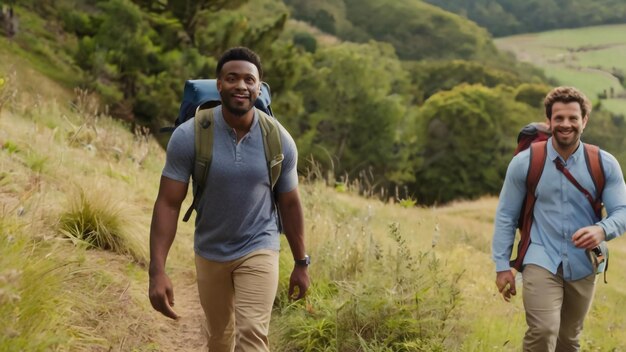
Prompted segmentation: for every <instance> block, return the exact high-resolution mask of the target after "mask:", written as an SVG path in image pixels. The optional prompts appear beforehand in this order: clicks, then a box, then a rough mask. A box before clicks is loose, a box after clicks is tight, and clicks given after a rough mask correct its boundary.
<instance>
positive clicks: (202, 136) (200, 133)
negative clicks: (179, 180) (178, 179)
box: [183, 107, 213, 222]
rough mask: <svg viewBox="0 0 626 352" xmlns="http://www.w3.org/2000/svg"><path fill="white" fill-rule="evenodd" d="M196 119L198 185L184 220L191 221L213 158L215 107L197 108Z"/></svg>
mask: <svg viewBox="0 0 626 352" xmlns="http://www.w3.org/2000/svg"><path fill="white" fill-rule="evenodd" d="M194 119H195V121H194V148H195V151H196V157H195V162H194V166H193V182H194V183H195V185H196V191H195V192H194V195H193V201H192V203H191V206H190V207H189V209H187V212H186V213H185V216H184V217H183V221H184V222H187V221H189V218H190V217H191V213H192V212H193V210H194V209H195V208H196V206H197V204H198V199H199V198H200V195H201V194H202V191H203V190H204V185H205V183H206V178H207V175H208V174H209V167H210V166H211V159H212V158H213V109H204V110H200V107H198V109H197V110H196V116H195V118H194Z"/></svg>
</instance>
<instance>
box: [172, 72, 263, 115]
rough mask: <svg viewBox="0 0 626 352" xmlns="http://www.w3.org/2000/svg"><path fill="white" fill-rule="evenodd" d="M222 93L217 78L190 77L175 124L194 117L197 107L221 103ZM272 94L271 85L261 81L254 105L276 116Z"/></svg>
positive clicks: (208, 106) (204, 107) (210, 106)
mask: <svg viewBox="0 0 626 352" xmlns="http://www.w3.org/2000/svg"><path fill="white" fill-rule="evenodd" d="M221 103H222V102H221V99H220V93H219V92H218V91H217V80H215V79H190V80H187V81H186V82H185V89H184V90H183V101H182V102H181V104H180V109H179V111H178V117H177V118H176V121H175V122H174V126H175V127H176V126H178V125H180V124H181V123H183V122H185V121H187V120H189V119H190V118H192V117H194V115H195V114H196V109H198V107H200V110H202V109H210V108H214V107H216V106H218V105H220V104H221ZM271 103H272V96H271V92H270V86H269V85H268V84H267V83H265V82H261V94H259V97H258V98H257V100H256V102H255V103H254V106H255V107H256V108H257V109H259V110H261V111H263V112H265V113H266V114H268V115H270V116H274V113H273V112H272V108H271V107H270V104H271Z"/></svg>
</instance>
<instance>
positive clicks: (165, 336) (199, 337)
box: [146, 269, 204, 352]
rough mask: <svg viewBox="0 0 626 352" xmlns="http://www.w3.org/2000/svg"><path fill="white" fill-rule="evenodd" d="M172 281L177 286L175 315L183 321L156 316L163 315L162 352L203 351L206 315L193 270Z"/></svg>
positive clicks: (172, 277) (171, 276)
mask: <svg viewBox="0 0 626 352" xmlns="http://www.w3.org/2000/svg"><path fill="white" fill-rule="evenodd" d="M170 278H171V279H172V281H173V284H174V303H175V305H174V311H176V313H177V314H178V315H179V316H180V318H179V319H178V320H176V321H175V320H171V319H169V318H166V317H165V316H162V315H161V314H160V313H157V312H154V314H158V315H159V319H158V321H159V326H158V329H159V333H158V334H159V335H161V336H160V338H159V340H160V341H159V351H171V352H192V351H202V345H203V343H204V336H203V332H202V329H203V320H204V312H203V311H202V307H201V306H200V300H199V297H198V289H197V286H196V280H195V277H194V275H193V269H191V270H189V271H188V272H183V273H181V274H179V275H178V276H174V275H170ZM146 299H147V297H146Z"/></svg>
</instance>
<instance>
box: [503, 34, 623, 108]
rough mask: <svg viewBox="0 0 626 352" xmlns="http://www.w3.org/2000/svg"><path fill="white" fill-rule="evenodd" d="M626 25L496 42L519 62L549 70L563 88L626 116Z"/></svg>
mask: <svg viewBox="0 0 626 352" xmlns="http://www.w3.org/2000/svg"><path fill="white" fill-rule="evenodd" d="M625 30H626V25H613V26H599V27H587V28H579V29H570V30H556V31H549V32H543V33H536V34H524V35H517V36H512V37H506V38H500V39H497V40H495V42H496V45H497V46H498V47H499V48H501V49H504V50H508V51H511V52H513V53H514V54H515V56H517V58H518V59H519V60H522V61H526V62H531V63H534V64H536V65H538V66H539V67H542V68H543V69H544V70H545V73H546V76H548V77H550V78H552V79H554V80H556V81H558V82H559V83H560V84H566V85H574V86H577V87H579V88H581V89H583V91H585V93H586V94H587V95H588V96H589V97H590V98H591V99H593V100H595V101H597V100H598V99H599V98H598V97H599V96H602V100H601V101H602V106H603V107H605V108H607V109H609V110H610V111H612V112H614V113H616V114H621V115H626V103H625V102H626V91H625V90H624V85H625V84H626V80H625V78H626V76H625V75H626V61H624V60H623V58H624V56H625V55H626V37H624V35H623V34H624V31H625Z"/></svg>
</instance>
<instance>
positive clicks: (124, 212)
mask: <svg viewBox="0 0 626 352" xmlns="http://www.w3.org/2000/svg"><path fill="white" fill-rule="evenodd" d="M132 213H133V210H132V208H131V207H130V206H128V205H126V204H125V203H124V202H122V201H116V200H113V199H112V198H111V197H110V196H108V192H106V191H104V190H101V189H92V190H90V191H86V190H85V189H83V188H79V190H78V191H77V192H76V193H75V194H74V195H73V196H71V198H70V204H69V210H67V211H65V212H64V213H62V214H61V217H60V221H59V229H60V232H61V233H62V234H64V235H65V236H67V237H69V238H70V239H72V241H73V242H74V243H75V244H78V243H84V244H87V245H88V246H90V247H93V248H100V249H104V250H109V251H112V252H116V253H119V254H125V255H130V256H131V257H133V258H134V259H135V260H136V261H137V262H139V263H146V261H147V250H146V247H145V242H146V241H144V240H143V239H142V236H141V228H140V226H138V220H136V219H134V216H133V215H132Z"/></svg>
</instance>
